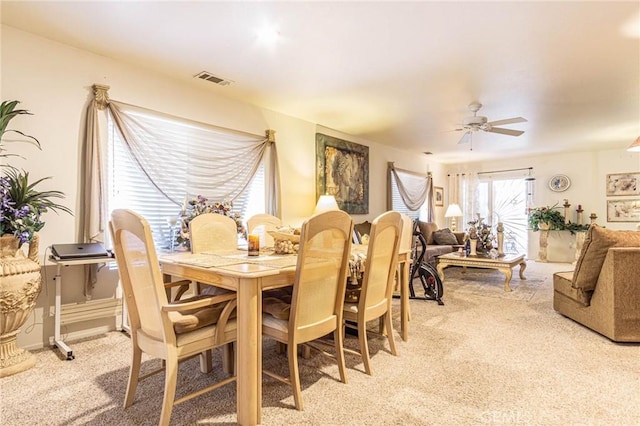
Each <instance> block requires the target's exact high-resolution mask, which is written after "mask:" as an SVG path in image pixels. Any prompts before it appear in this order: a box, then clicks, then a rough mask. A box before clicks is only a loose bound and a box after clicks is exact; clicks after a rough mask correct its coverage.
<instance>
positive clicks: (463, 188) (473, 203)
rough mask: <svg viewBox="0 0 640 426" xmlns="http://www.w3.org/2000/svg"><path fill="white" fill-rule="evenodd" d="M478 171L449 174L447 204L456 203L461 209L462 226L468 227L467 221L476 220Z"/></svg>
mask: <svg viewBox="0 0 640 426" xmlns="http://www.w3.org/2000/svg"><path fill="white" fill-rule="evenodd" d="M478 182H479V181H478V173H477V172H465V173H456V174H450V175H449V204H453V203H457V204H458V205H459V206H460V208H461V209H462V214H463V217H462V220H461V223H462V227H463V229H465V230H466V229H467V228H468V225H467V224H468V223H469V222H471V221H473V220H476V219H477V217H476V213H478V211H479V209H478V206H479V199H478Z"/></svg>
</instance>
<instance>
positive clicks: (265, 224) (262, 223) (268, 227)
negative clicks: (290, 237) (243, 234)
mask: <svg viewBox="0 0 640 426" xmlns="http://www.w3.org/2000/svg"><path fill="white" fill-rule="evenodd" d="M279 226H282V220H280V218H279V217H276V216H273V215H270V214H266V213H260V214H255V215H253V216H251V217H250V218H249V220H247V230H248V232H249V234H253V235H258V236H260V247H273V245H274V241H273V237H272V236H271V235H269V231H275V230H276V228H277V227H279Z"/></svg>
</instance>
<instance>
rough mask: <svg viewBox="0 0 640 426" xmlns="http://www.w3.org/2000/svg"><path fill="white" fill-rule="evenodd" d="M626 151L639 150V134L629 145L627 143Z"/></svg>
mask: <svg viewBox="0 0 640 426" xmlns="http://www.w3.org/2000/svg"><path fill="white" fill-rule="evenodd" d="M627 151H630V152H640V136H638V137H637V138H636V140H635V141H633V143H632V144H631V145H629V148H627Z"/></svg>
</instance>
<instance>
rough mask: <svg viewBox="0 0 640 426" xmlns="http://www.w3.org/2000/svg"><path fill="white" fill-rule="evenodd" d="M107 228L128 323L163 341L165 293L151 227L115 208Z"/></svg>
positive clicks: (129, 212) (139, 218)
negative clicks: (125, 301)
mask: <svg viewBox="0 0 640 426" xmlns="http://www.w3.org/2000/svg"><path fill="white" fill-rule="evenodd" d="M110 227H111V232H112V237H113V242H114V249H115V252H116V261H117V263H118V268H119V269H120V279H121V281H122V288H123V291H124V294H125V297H126V300H127V308H128V310H129V315H130V322H131V326H132V327H134V328H136V329H140V330H142V331H143V332H144V333H145V334H147V335H149V336H150V337H153V338H154V339H157V340H160V341H162V340H164V338H165V336H164V329H163V322H162V317H161V315H160V307H161V306H162V305H166V304H167V295H166V293H165V290H164V284H163V282H162V273H161V271H160V265H159V263H158V257H157V254H156V250H155V246H154V245H153V237H152V234H151V228H150V226H149V224H148V222H147V221H146V220H145V219H144V218H142V217H141V216H139V215H138V214H136V213H135V212H133V211H130V210H114V211H113V212H112V214H111V222H110Z"/></svg>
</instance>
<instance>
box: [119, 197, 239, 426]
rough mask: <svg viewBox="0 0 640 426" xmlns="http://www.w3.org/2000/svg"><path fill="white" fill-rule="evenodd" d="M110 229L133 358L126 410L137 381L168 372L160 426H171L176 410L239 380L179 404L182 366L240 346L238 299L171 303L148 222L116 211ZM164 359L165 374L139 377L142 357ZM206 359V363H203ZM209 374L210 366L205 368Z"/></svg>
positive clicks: (216, 385)
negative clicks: (227, 347)
mask: <svg viewBox="0 0 640 426" xmlns="http://www.w3.org/2000/svg"><path fill="white" fill-rule="evenodd" d="M109 228H110V231H111V236H112V239H113V243H114V248H115V254H116V261H117V263H118V273H119V274H120V281H121V283H122V288H123V291H124V297H125V298H126V302H127V307H128V314H129V323H130V327H131V343H132V346H133V354H132V361H131V368H130V370H129V381H128V384H127V391H126V395H125V400H124V407H125V408H127V407H129V406H131V404H133V401H134V398H135V393H136V388H137V386H138V382H139V380H142V379H144V378H147V377H149V376H151V375H152V374H155V373H159V372H161V371H163V370H164V373H165V384H164V397H163V401H162V409H161V412H160V422H159V424H161V425H168V424H169V420H170V418H171V411H172V410H173V406H174V405H175V404H179V403H181V402H184V401H187V400H189V399H191V398H194V397H196V396H199V395H201V394H202V393H204V392H208V391H211V390H213V389H217V388H219V387H220V386H223V385H226V384H228V383H231V382H233V381H235V380H236V378H235V376H232V377H227V378H225V379H223V380H221V381H218V382H217V383H214V384H213V385H211V386H208V387H207V388H205V389H201V390H198V391H195V392H193V393H190V394H188V395H185V396H183V397H181V398H179V399H175V394H176V383H177V374H178V362H179V361H181V360H185V359H187V358H191V357H193V356H197V355H199V354H202V353H206V352H209V350H210V349H211V348H214V347H217V346H221V345H228V344H230V343H232V342H234V341H235V340H236V320H235V319H230V315H231V313H232V311H233V310H234V309H235V307H236V303H237V300H236V296H235V293H229V294H224V295H220V296H215V297H196V298H193V299H186V300H181V301H180V303H169V301H168V299H167V294H166V292H165V284H164V283H163V280H162V273H161V271H160V266H159V263H158V257H157V254H156V250H155V247H154V245H153V238H152V235H151V228H150V226H149V224H148V222H147V221H146V220H145V219H144V218H143V217H142V216H140V215H138V214H137V213H135V212H133V211H131V210H114V211H113V212H112V213H111V221H110V222H109ZM143 352H144V353H146V354H148V355H150V356H152V357H157V358H161V359H162V360H163V361H164V362H163V368H160V369H158V370H155V371H153V372H150V373H148V374H145V375H143V376H140V369H141V361H142V353H143ZM203 359H204V357H203ZM201 369H202V370H203V371H204V372H209V370H210V365H202V364H201Z"/></svg>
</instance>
